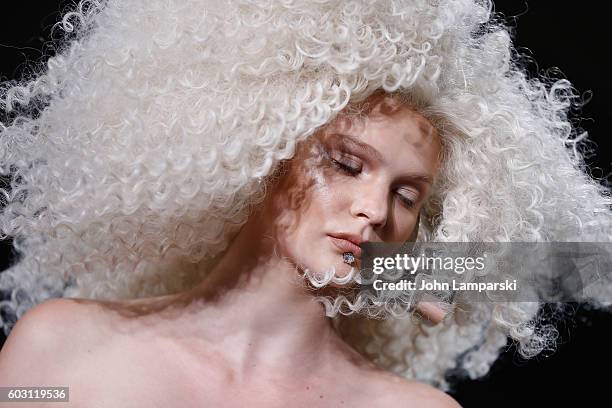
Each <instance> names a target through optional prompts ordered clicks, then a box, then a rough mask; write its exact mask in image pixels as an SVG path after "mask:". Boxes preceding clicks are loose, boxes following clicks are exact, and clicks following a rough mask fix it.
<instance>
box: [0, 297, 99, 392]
mask: <svg viewBox="0 0 612 408" xmlns="http://www.w3.org/2000/svg"><path fill="white" fill-rule="evenodd" d="M98 315H99V312H97V308H95V307H93V304H92V303H90V302H80V301H77V300H74V299H51V300H47V301H45V302H43V303H41V304H39V305H36V306H34V307H33V308H32V309H30V310H29V311H28V312H26V313H25V314H24V315H23V316H22V317H21V318H20V319H19V320H18V321H17V324H16V325H15V327H13V330H12V331H11V333H10V335H9V337H8V338H7V340H6V342H5V343H4V346H3V347H2V350H1V352H0V378H3V379H5V380H6V381H9V382H11V384H13V385H16V383H23V384H25V383H26V382H32V383H35V382H37V381H38V380H42V379H48V378H53V376H60V375H61V370H59V368H60V367H66V366H67V364H68V363H69V362H70V361H71V360H74V359H75V358H79V357H80V353H81V351H82V349H83V345H85V344H87V345H92V344H95V342H96V341H97V340H99V339H100V330H101V328H100V327H101V326H100V325H99V324H97V323H99V318H97V317H96V316H98Z"/></svg>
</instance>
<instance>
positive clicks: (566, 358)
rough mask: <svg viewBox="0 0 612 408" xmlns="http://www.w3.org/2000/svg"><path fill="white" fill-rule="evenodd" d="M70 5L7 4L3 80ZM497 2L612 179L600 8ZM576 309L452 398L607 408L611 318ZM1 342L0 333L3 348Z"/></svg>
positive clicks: (0, 49) (604, 20) (4, 255)
mask: <svg viewBox="0 0 612 408" xmlns="http://www.w3.org/2000/svg"><path fill="white" fill-rule="evenodd" d="M70 3H71V2H69V1H57V0H54V1H49V0H46V1H44V2H41V1H32V0H30V1H21V2H12V4H10V6H9V5H6V4H5V5H3V6H2V17H3V18H2V23H1V24H0V77H1V79H2V80H7V79H18V78H20V77H21V75H22V74H24V73H27V72H28V71H27V67H28V66H29V65H31V64H33V63H36V62H39V61H41V60H45V59H46V58H48V57H49V56H50V55H52V54H53V51H52V48H50V47H48V46H46V45H45V44H46V43H47V42H48V40H49V39H50V38H51V27H52V25H53V24H54V23H55V22H56V21H57V19H58V17H59V16H60V15H61V13H60V12H61V10H62V9H64V7H66V6H68V5H69V4H70ZM495 4H496V7H495V9H496V11H498V12H500V13H503V16H502V17H503V18H504V19H505V21H506V22H507V24H509V25H510V26H511V28H512V31H513V33H514V44H515V46H516V47H517V49H518V50H519V51H520V52H521V53H526V54H528V55H530V56H531V57H533V58H534V59H535V61H536V62H537V64H535V63H531V64H530V65H529V70H530V72H531V73H532V74H533V73H536V72H541V71H543V70H547V69H550V68H559V69H560V71H561V72H562V73H563V74H564V76H565V77H567V78H568V79H569V80H570V81H571V82H572V83H573V85H574V86H575V87H576V89H577V90H578V91H579V92H580V93H581V94H582V95H584V97H585V98H586V99H589V100H590V101H589V103H587V104H586V105H585V106H584V108H583V110H582V112H579V113H577V114H579V115H580V116H581V117H582V120H581V121H580V122H579V125H580V127H582V128H583V129H584V130H586V131H588V132H589V135H590V138H591V140H593V141H594V142H595V143H596V145H597V152H596V155H595V156H593V157H591V158H590V159H588V164H589V168H590V170H591V172H592V174H593V175H594V176H596V177H601V176H605V175H607V174H609V173H611V172H612V166H611V158H612V157H611V155H610V150H609V146H610V143H609V140H610V136H609V131H610V129H611V128H612V126H611V123H610V121H611V115H610V113H609V112H607V111H606V109H607V108H608V105H609V104H608V103H607V101H608V98H609V95H610V93H611V91H612V89H611V88H612V81H610V78H609V77H608V76H607V75H606V73H610V72H612V71H611V70H610V64H609V58H608V53H609V52H610V46H609V41H610V35H609V30H610V24H611V23H610V22H609V21H608V14H607V13H605V12H603V10H602V9H601V4H602V3H599V2H595V1H590V2H567V3H565V2H557V1H554V0H549V1H535V0H532V1H530V2H529V3H526V2H523V1H516V0H505V1H497V2H496V3H495ZM567 4H569V5H567ZM570 5H571V6H570ZM57 35H58V33H57V32H56V33H55V35H54V36H55V37H57ZM575 119H578V117H577V116H576V118H575ZM0 251H1V252H0V270H1V269H4V268H6V266H7V265H8V262H9V260H10V245H7V244H6V243H5V245H3V246H0ZM574 310H575V313H573V314H572V315H571V316H568V317H567V318H566V319H565V320H564V321H563V322H560V323H558V324H557V327H558V329H559V332H560V339H561V341H560V344H559V346H558V348H557V350H556V352H554V353H547V354H546V355H541V356H538V357H536V358H533V359H531V360H527V361H525V360H523V359H521V358H520V357H519V356H518V354H517V352H516V349H515V348H514V347H513V346H511V345H509V346H508V348H507V350H506V351H505V352H504V353H503V354H502V356H501V358H500V359H499V360H498V361H497V362H496V363H495V365H494V366H493V368H492V369H491V372H490V373H489V374H488V375H487V376H486V377H484V378H482V379H479V380H475V381H472V380H455V383H456V387H455V390H454V391H453V392H452V395H453V396H454V397H455V398H456V399H457V401H458V402H459V403H460V404H461V405H462V406H464V407H466V408H470V407H513V408H515V407H540V406H551V407H554V406H573V405H580V406H586V405H594V404H596V405H604V406H609V405H610V402H608V392H609V391H610V389H609V387H610V386H611V385H612V384H611V383H610V380H609V374H608V370H609V368H610V363H611V362H612V358H611V357H612V352H611V351H610V347H611V346H612V342H611V341H610V340H611V335H612V330H611V327H612V314H609V313H605V312H602V311H596V310H589V309H588V308H586V307H585V306H583V305H574ZM3 341H4V338H3V337H1V335H0V344H2V343H3Z"/></svg>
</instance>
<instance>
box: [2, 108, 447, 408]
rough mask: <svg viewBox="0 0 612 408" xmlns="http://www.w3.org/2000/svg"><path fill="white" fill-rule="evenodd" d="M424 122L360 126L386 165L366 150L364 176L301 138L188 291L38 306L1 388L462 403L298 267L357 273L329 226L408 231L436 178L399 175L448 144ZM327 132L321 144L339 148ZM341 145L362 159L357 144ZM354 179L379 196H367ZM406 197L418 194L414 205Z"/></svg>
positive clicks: (149, 400) (241, 400)
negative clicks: (386, 348)
mask: <svg viewBox="0 0 612 408" xmlns="http://www.w3.org/2000/svg"><path fill="white" fill-rule="evenodd" d="M372 117H373V118H374V116H372ZM424 120H425V119H423V118H422V117H418V114H416V113H414V112H413V111H411V110H410V109H409V108H407V107H403V108H401V109H400V111H399V113H396V114H394V115H392V116H381V117H378V118H377V119H376V120H372V121H366V124H365V126H362V127H361V128H356V129H353V132H354V134H353V136H355V137H356V138H358V139H359V140H361V141H362V142H364V143H367V144H369V145H370V146H372V147H373V148H375V149H377V150H378V151H379V153H380V158H379V159H382V160H383V161H384V162H385V163H387V164H382V163H383V161H381V162H375V161H374V160H370V159H371V158H365V157H364V161H363V163H361V165H362V168H361V171H362V173H361V174H362V175H361V176H360V177H359V178H354V179H348V176H347V175H346V174H340V173H338V170H337V169H332V168H331V167H330V166H329V163H326V164H324V165H325V166H327V167H325V168H322V167H320V162H318V161H316V160H315V161H314V162H313V161H312V160H310V159H312V158H315V157H320V156H318V155H314V156H312V157H311V156H309V152H312V151H313V150H312V149H310V147H312V146H310V147H308V148H306V149H304V150H303V151H302V152H301V153H300V154H299V155H298V158H297V160H295V161H294V163H297V164H298V165H292V166H291V167H290V170H289V171H288V173H287V174H286V175H285V177H283V178H282V179H281V181H280V182H279V183H278V184H276V185H274V186H273V191H272V192H271V194H269V197H271V198H270V199H266V201H265V202H264V204H263V205H262V206H261V207H260V208H258V209H257V210H256V211H255V213H254V214H253V216H251V217H250V218H249V220H248V221H247V223H246V224H245V225H244V226H243V228H242V229H241V230H240V232H239V233H238V235H237V236H236V237H235V238H234V239H233V241H232V242H231V244H230V246H229V248H228V250H227V251H226V253H225V254H224V255H223V257H222V258H221V259H220V260H219V262H218V263H217V264H216V265H215V266H214V268H213V269H212V270H211V271H210V273H209V274H208V275H207V276H206V278H205V279H204V280H203V281H202V282H201V283H200V284H199V285H198V286H196V287H194V288H193V289H191V290H189V291H187V292H183V293H180V294H175V295H168V296H163V297H158V298H149V299H142V300H132V301H114V302H102V301H91V300H83V299H60V300H53V301H49V302H45V303H43V304H42V305H39V306H37V307H35V308H34V309H32V310H31V311H30V312H28V313H27V314H26V315H25V316H24V317H23V318H22V319H20V321H19V322H18V324H17V325H16V326H15V328H14V329H13V331H12V332H11V336H10V337H9V339H8V340H7V342H6V344H5V346H4V348H3V351H2V353H0V386H7V385H50V386H51V385H55V386H59V385H67V386H69V387H70V401H71V402H70V403H68V404H63V405H64V406H71V407H113V408H115V407H144V406H146V407H168V406H177V407H245V406H248V407H344V406H346V407H361V406H364V407H388V406H401V407H412V406H414V407H458V406H459V405H458V404H457V403H456V402H455V401H454V400H453V399H452V398H450V397H449V396H448V395H446V394H444V393H442V392H440V391H438V390H436V389H434V388H433V387H430V386H427V385H425V384H421V383H418V382H413V381H408V380H405V379H402V378H400V377H397V376H395V375H393V374H391V373H388V372H385V371H383V370H381V369H378V368H376V367H375V366H374V365H373V364H372V363H371V362H369V361H368V360H366V359H365V358H364V357H362V356H361V355H360V354H358V353H357V352H356V351H355V350H353V349H352V348H351V347H350V345H348V344H347V343H346V342H345V341H344V340H343V339H341V338H340V337H339V335H338V334H337V333H336V331H335V330H334V328H333V327H332V325H331V320H330V319H329V318H327V317H325V316H324V313H323V308H322V306H321V304H319V303H317V302H315V301H313V299H314V296H313V293H312V290H311V289H310V288H308V287H307V285H305V284H303V278H301V277H300V274H299V273H298V272H299V271H303V269H304V268H310V269H312V270H314V271H319V270H322V268H324V267H326V266H327V265H330V264H333V265H334V266H335V267H336V268H337V270H336V272H337V274H338V275H342V274H345V273H347V272H348V266H347V265H345V264H343V263H342V261H341V253H339V252H338V249H337V248H336V247H334V246H333V245H331V244H330V242H329V236H328V235H327V234H329V233H332V232H338V231H349V232H354V233H358V234H360V235H361V236H362V237H364V238H366V239H367V240H369V241H379V242H387V241H388V242H394V241H395V242H397V241H401V240H405V239H407V238H408V237H409V236H410V233H411V232H412V231H413V230H414V228H415V223H416V220H417V215H418V211H419V209H420V207H421V206H422V205H423V203H424V202H425V201H426V199H427V196H428V193H429V192H430V188H431V185H430V184H428V183H425V182H422V181H419V182H417V181H414V180H412V179H410V180H411V181H410V182H405V181H401V182H398V181H399V180H406V177H404V176H406V175H411V174H415V173H419V174H424V175H426V176H427V177H429V178H430V179H433V178H434V177H435V176H436V174H437V170H438V166H439V163H438V161H437V157H438V156H439V152H440V143H439V140H438V139H437V135H435V134H433V133H432V129H431V128H430V127H428V126H426V125H427V124H426V123H425V122H423V121H424ZM330 129H333V127H330ZM336 129H338V128H336ZM402 129H404V131H403V132H402V131H400V130H402ZM406 130H407V131H406ZM343 131H345V130H343ZM330 132H331V131H330ZM329 134H330V135H331V133H329ZM326 137H327V135H326V134H322V137H321V138H320V140H321V141H323V144H319V146H324V147H325V146H327V147H330V146H335V145H334V144H333V143H331V144H330V143H327V141H329V140H332V139H326ZM330 137H331V136H330ZM334 137H336V138H337V136H334ZM326 140H327V141H326ZM333 140H337V139H333ZM313 146H314V145H313ZM315 150H316V149H315ZM331 150H333V149H330V151H331ZM398 152H401V154H402V157H404V158H406V160H398V157H397V156H395V155H397V154H398ZM332 153H333V154H332V155H331V156H329V157H330V158H333V157H335V156H334V154H336V153H334V152H332ZM344 153H347V152H344ZM344 153H343V159H346V158H348V159H349V161H351V162H352V164H355V163H356V159H357V158H358V157H359V156H358V155H357V154H356V155H355V156H354V157H353V158H351V157H349V155H346V154H344ZM317 160H319V159H317ZM368 160H370V161H368ZM388 163H391V164H388ZM393 163H394V164H393ZM300 164H302V165H300ZM304 168H306V169H309V170H308V172H306V173H307V174H305V173H304V172H303V170H304ZM312 169H314V170H312ZM316 169H321V170H320V172H319V170H316ZM357 188H359V189H360V190H361V191H369V192H371V194H369V195H367V196H365V195H363V194H361V195H359V196H358V195H356V194H354V192H355V191H357ZM296 191H297V192H298V194H297V196H296V195H295V194H296ZM302 193H303V194H302ZM400 194H401V195H402V196H409V198H410V199H411V200H412V201H413V202H414V205H413V206H411V207H409V206H406V205H405V204H403V203H402V201H401V197H400V199H398V197H397V196H398V195H400ZM404 198H405V197H404ZM295 202H298V204H299V205H298V206H297V207H296V206H294V205H292V203H295ZM400 205H402V206H403V207H400ZM332 224H333V225H332ZM304 254H307V255H309V256H305V255H304ZM312 255H315V256H312ZM328 290H333V288H331V289H328ZM422 306H423V305H422ZM421 310H422V311H423V314H425V315H426V316H430V317H431V319H432V320H433V321H439V320H440V319H441V318H442V317H443V315H440V314H439V310H436V309H435V308H433V309H432V308H431V305H429V306H427V305H424V307H421ZM6 406H11V405H10V404H8V405H6ZM16 406H23V405H16ZM31 406H36V405H31ZM40 406H46V405H44V403H43V404H41V405H40ZM54 406H62V404H57V405H54Z"/></svg>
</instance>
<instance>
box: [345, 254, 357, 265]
mask: <svg viewBox="0 0 612 408" xmlns="http://www.w3.org/2000/svg"><path fill="white" fill-rule="evenodd" d="M342 260H343V261H344V263H346V264H349V265H350V264H352V263H353V262H355V255H353V253H352V252H345V253H343V254H342Z"/></svg>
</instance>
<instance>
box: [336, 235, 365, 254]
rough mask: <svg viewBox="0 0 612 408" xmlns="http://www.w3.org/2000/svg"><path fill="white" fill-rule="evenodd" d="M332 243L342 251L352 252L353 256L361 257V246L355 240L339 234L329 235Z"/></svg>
mask: <svg viewBox="0 0 612 408" xmlns="http://www.w3.org/2000/svg"><path fill="white" fill-rule="evenodd" d="M329 238H330V239H331V241H332V243H333V244H334V245H335V246H336V247H337V248H338V249H340V250H341V251H342V252H352V253H353V255H355V258H358V259H361V248H360V247H359V245H357V244H356V243H355V242H353V241H351V240H349V239H346V238H342V237H341V236H340V235H337V236H334V235H329Z"/></svg>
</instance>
